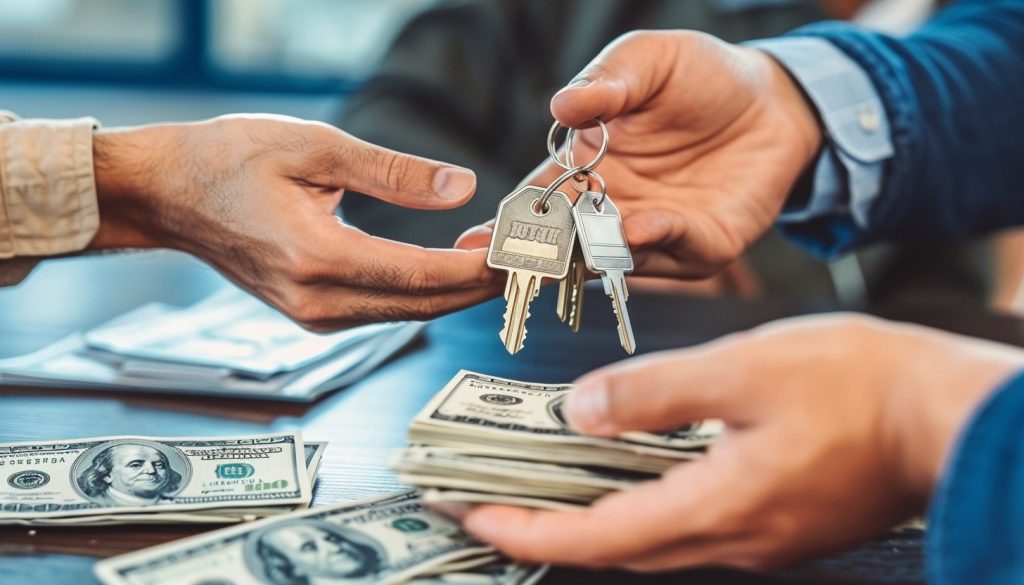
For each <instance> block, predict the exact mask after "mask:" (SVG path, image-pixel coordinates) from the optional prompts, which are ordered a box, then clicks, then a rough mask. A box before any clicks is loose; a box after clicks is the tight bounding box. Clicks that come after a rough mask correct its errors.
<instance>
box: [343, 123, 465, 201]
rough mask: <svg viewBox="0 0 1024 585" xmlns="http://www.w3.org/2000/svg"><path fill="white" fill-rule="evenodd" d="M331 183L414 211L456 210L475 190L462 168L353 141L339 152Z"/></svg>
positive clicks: (356, 140)
mask: <svg viewBox="0 0 1024 585" xmlns="http://www.w3.org/2000/svg"><path fill="white" fill-rule="evenodd" d="M338 156H339V158H344V159H345V160H344V161H340V160H339V161H335V167H334V168H335V171H334V174H335V182H336V183H337V184H339V185H343V186H344V187H345V188H347V189H355V190H356V191H359V192H361V193H365V194H367V195H371V196H373V197H376V198H378V199H381V200H384V201H387V202H389V203H394V204H395V205H401V206H403V207H412V208H415V209H449V208H452V207H458V206H459V205H462V204H463V203H465V202H466V201H468V200H469V198H470V197H472V196H473V192H474V191H475V190H476V175H475V174H474V173H473V171H471V170H469V169H465V168H462V167H457V166H453V165H448V164H445V163H441V162H437V161H434V160H430V159H427V158H422V157H419V156H413V155H411V154H405V153H401V152H397V151H394V150H391V149H388V148H383V147H380V146H376V145H374V144H370V143H369V142H365V141H362V140H358V139H355V140H354V143H353V144H351V145H350V146H349V147H348V148H345V149H339V154H338Z"/></svg>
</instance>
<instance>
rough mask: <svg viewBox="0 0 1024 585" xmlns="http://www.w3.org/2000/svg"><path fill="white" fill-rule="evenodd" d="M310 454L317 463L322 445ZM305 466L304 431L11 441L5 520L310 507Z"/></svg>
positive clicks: (2, 494)
mask: <svg viewBox="0 0 1024 585" xmlns="http://www.w3.org/2000/svg"><path fill="white" fill-rule="evenodd" d="M321 453H322V452H321ZM309 456H310V457H311V461H312V460H315V459H316V457H317V450H316V449H314V450H313V451H312V452H310V453H309ZM306 463H307V451H306V449H305V447H304V445H303V443H302V439H301V437H300V436H299V435H297V434H295V433H278V434H272V435H260V436H247V437H141V436H117V437H98V438H87V439H72V440H61V441H37V442H25V443H5V444H0V478H2V479H0V524H3V523H23V522H22V521H24V520H25V519H47V518H51V519H52V518H69V519H72V518H76V517H86V516H113V515H119V514H132V513H148V514H154V513H160V514H172V513H177V512H184V511H193V510H213V509H225V508H231V509H234V508H260V507H268V506H271V507H281V506H289V507H294V506H297V505H305V504H308V503H309V501H310V498H311V495H312V491H311V488H310V476H309V472H308V469H307V465H306Z"/></svg>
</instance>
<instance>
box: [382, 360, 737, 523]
mask: <svg viewBox="0 0 1024 585" xmlns="http://www.w3.org/2000/svg"><path fill="white" fill-rule="evenodd" d="M571 389H572V387H571V386H570V385H568V384H557V385H551V384H534V383H529V382H520V381H516V380H508V379H504V378H496V377H493V376H486V375H483V374H477V373H474V372H468V371H465V370H463V371H460V372H459V373H458V374H456V376H455V377H454V378H453V379H452V380H451V381H450V382H449V383H448V384H447V385H446V386H445V387H444V389H442V390H441V391H440V392H439V393H438V394H437V396H435V397H434V398H433V399H432V400H431V401H430V402H429V403H428V404H427V406H426V407H425V408H424V409H423V410H422V411H420V413H419V414H417V415H416V417H415V419H414V420H413V422H412V425H411V426H410V429H409V443H410V447H409V448H407V449H403V450H399V451H396V452H395V453H394V454H393V455H392V457H391V461H390V464H391V466H392V468H394V469H395V470H396V471H398V473H399V479H400V480H401V481H402V482H404V483H407V484H409V485H414V486H417V487H420V488H424V489H425V490H426V491H425V495H424V497H425V499H428V500H429V501H435V502H442V501H444V502H453V501H465V502H478V503H479V502H487V501H492V502H501V503H511V504H517V505H526V506H533V507H545V508H552V509H573V508H578V507H579V506H581V505H586V504H589V503H590V502H592V501H594V500H596V499H598V498H600V497H601V496H604V495H606V494H608V493H611V492H614V491H618V490H622V489H627V488H629V487H630V486H632V485H634V484H636V483H637V482H640V481H644V480H648V479H652V478H654V477H657V476H658V475H659V474H660V473H661V472H663V471H664V470H666V469H668V468H669V467H671V466H673V465H677V464H679V463H681V462H685V461H688V460H692V459H695V458H697V457H700V456H701V455H702V454H703V452H704V450H705V449H706V448H707V446H708V445H709V444H710V443H711V441H713V440H714V439H715V437H717V436H718V434H719V433H721V431H722V428H723V425H722V423H721V422H720V421H716V420H708V421H700V422H695V423H693V424H690V425H687V426H686V427H684V428H681V429H677V430H675V431H673V432H670V433H665V434H651V433H639V432H634V433H626V434H623V435H621V436H619V437H617V438H610V439H608V438H596V437H587V436H582V435H578V434H576V433H575V432H573V431H572V430H571V429H570V428H569V426H568V424H567V422H566V419H565V416H564V414H563V412H562V408H563V404H564V402H565V398H566V396H567V395H568V393H569V391H570V390H571Z"/></svg>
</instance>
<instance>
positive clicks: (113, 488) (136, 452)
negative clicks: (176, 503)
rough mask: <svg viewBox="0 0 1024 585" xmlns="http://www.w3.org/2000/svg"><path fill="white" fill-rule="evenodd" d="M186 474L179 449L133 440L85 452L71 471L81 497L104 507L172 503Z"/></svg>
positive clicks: (186, 468)
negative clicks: (74, 475) (74, 476)
mask: <svg viewBox="0 0 1024 585" xmlns="http://www.w3.org/2000/svg"><path fill="white" fill-rule="evenodd" d="M81 467H85V469H81ZM79 470H80V471H79ZM179 470H180V471H179ZM184 473H188V463H187V460H186V458H185V456H184V455H182V454H181V453H180V452H178V451H177V450H176V449H174V448H172V447H168V446H166V445H162V444H160V443H156V442H153V441H143V440H133V439H129V440H124V441H111V442H109V443H103V444H100V445H97V446H95V447H93V448H92V449H89V450H88V451H86V452H85V453H83V454H82V455H81V456H80V457H79V458H78V460H77V461H76V462H75V466H74V468H73V469H72V474H76V475H77V477H76V479H75V484H76V485H77V487H78V489H79V491H80V492H81V493H82V495H84V496H85V497H86V498H88V499H89V500H90V501H92V502H94V503H96V504H99V505H101V506H132V507H134V506H154V505H159V504H165V503H168V502H172V501H173V500H174V495H175V494H177V492H178V490H180V489H181V488H182V487H183V483H185V482H184V481H183V480H184V479H185V477H184V475H183V474H184Z"/></svg>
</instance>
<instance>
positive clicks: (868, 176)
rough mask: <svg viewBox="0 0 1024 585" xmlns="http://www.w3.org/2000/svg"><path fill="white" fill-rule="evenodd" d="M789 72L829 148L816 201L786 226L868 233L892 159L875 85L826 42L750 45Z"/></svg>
mask: <svg viewBox="0 0 1024 585" xmlns="http://www.w3.org/2000/svg"><path fill="white" fill-rule="evenodd" d="M747 44H748V45H749V46H753V47H755V48H757V49H760V50H762V51H764V52H766V53H768V54H769V55H771V56H772V57H774V58H775V59H776V60H777V61H778V62H779V63H781V64H782V66H783V67H785V68H786V69H787V70H788V71H789V73H790V75H792V76H793V78H794V79H796V81H797V83H799V84H800V86H801V87H802V88H803V90H804V93H805V94H806V95H807V96H808V97H809V98H810V100H811V102H812V103H813V104H814V106H815V107H816V108H817V110H818V115H819V117H820V118H821V120H822V123H823V124H824V126H825V134H826V146H825V148H824V149H823V150H822V154H821V156H820V157H819V159H818V162H817V164H816V166H815V174H814V182H813V187H812V193H811V197H810V198H809V200H808V202H807V205H806V206H805V207H804V208H802V209H787V211H786V212H785V213H784V214H782V215H781V216H780V217H779V223H781V224H794V223H802V222H807V221H810V220H813V219H816V218H820V217H824V216H832V217H836V216H847V217H850V218H851V219H852V220H853V223H854V225H856V226H857V227H859V228H861V229H863V228H865V227H867V225H868V221H869V218H870V216H871V206H872V204H873V203H874V202H875V200H876V199H877V198H878V194H879V192H880V191H881V187H882V173H883V171H884V170H885V163H886V161H887V160H889V159H890V158H892V155H893V145H892V137H891V135H890V131H889V119H888V117H887V116H886V113H885V107H884V106H883V105H882V100H881V99H880V98H879V96H878V92H877V91H875V87H874V85H872V83H871V79H870V78H869V77H868V76H867V74H866V73H865V72H864V70H863V69H861V67H860V65H858V64H857V63H856V62H855V61H854V60H853V59H850V58H849V57H848V56H846V54H845V53H843V52H842V51H840V50H839V49H838V48H836V46H835V45H833V44H832V43H830V42H829V41H827V40H825V39H818V38H811V37H783V38H777V39H768V40H761V41H753V42H751V43H747Z"/></svg>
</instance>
